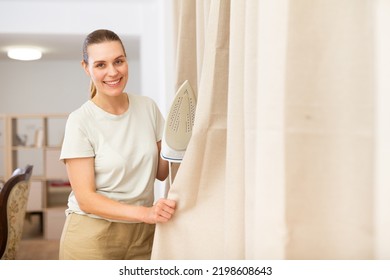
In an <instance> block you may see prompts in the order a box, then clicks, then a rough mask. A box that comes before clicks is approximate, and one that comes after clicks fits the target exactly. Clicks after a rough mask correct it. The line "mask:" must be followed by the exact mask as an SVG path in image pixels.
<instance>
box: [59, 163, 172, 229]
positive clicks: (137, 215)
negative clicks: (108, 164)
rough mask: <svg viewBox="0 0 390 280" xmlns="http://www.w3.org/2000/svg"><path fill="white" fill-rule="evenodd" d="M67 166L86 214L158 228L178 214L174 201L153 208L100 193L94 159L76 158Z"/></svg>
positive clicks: (158, 204) (167, 201)
mask: <svg viewBox="0 0 390 280" xmlns="http://www.w3.org/2000/svg"><path fill="white" fill-rule="evenodd" d="M65 163H66V169H67V172H68V177H69V181H70V184H71V186H72V190H73V192H74V194H75V196H76V199H77V202H78V204H79V207H80V209H81V210H82V211H84V212H86V213H90V214H94V215H98V216H100V217H103V218H106V219H113V220H123V221H129V222H144V223H148V224H154V223H164V222H167V221H169V220H170V219H171V217H172V215H173V214H174V212H175V207H176V202H175V201H173V200H168V199H160V200H159V201H157V203H156V204H155V205H153V206H152V207H144V206H135V205H128V204H124V203H121V202H118V201H115V200H112V199H110V198H108V197H105V196H104V195H101V194H99V193H97V192H96V185H95V171H94V158H72V159H67V160H66V161H65Z"/></svg>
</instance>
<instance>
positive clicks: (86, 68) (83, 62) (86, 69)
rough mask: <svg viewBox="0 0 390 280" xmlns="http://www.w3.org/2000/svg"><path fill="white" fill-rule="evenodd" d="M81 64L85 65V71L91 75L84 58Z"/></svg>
mask: <svg viewBox="0 0 390 280" xmlns="http://www.w3.org/2000/svg"><path fill="white" fill-rule="evenodd" d="M81 66H82V67H83V69H84V71H85V73H87V75H88V76H91V74H90V73H89V69H88V64H87V63H86V62H85V61H84V60H82V61H81Z"/></svg>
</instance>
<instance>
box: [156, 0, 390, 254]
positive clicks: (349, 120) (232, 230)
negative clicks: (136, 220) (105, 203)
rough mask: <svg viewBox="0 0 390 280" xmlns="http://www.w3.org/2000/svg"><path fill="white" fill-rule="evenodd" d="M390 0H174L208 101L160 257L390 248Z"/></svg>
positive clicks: (182, 59)
mask: <svg viewBox="0 0 390 280" xmlns="http://www.w3.org/2000/svg"><path fill="white" fill-rule="evenodd" d="M387 2H388V1H386V0H381V1H379V0H378V1H372V0H310V1H306V0H290V1H289V0H276V1H274V0H273V1H270V0H244V1H243V0H231V1H228V0H209V1H207V0H204V1H202V0H198V1H195V0H182V1H180V0H176V1H174V6H175V11H176V15H177V17H176V24H177V25H176V26H175V30H176V32H177V52H176V53H177V64H176V65H177V67H176V71H177V79H176V84H177V87H178V86H179V85H180V84H181V83H182V82H183V81H184V80H189V81H190V83H191V85H192V86H193V88H194V89H195V91H196V92H197V95H198V107H197V111H196V120H195V126H194V131H193V137H192V139H191V141H190V144H189V147H188V149H187V152H186V155H185V158H184V160H183V162H182V164H181V166H180V167H179V169H178V171H177V174H176V177H175V181H174V183H173V185H172V186H171V189H170V192H169V197H170V198H172V199H176V200H177V201H178V209H177V214H176V216H175V217H174V219H173V220H172V221H171V222H169V223H167V224H164V225H158V226H157V229H156V237H155V243H154V249H153V255H152V257H153V258H154V259H379V258H382V259H386V258H390V242H389V241H387V239H388V237H387V238H386V236H389V235H387V234H388V233H389V228H390V222H389V219H390V209H389V207H387V206H386V205H387V204H386V199H385V197H389V195H390V193H389V187H388V186H389V184H388V183H390V179H389V178H388V177H389V176H386V175H385V174H387V173H390V172H386V168H387V169H388V168H389V166H390V160H389V158H390V155H389V154H390V152H388V151H390V149H389V148H390V144H389V142H385V141H383V139H389V140H390V137H389V136H387V135H389V131H390V128H388V127H390V118H388V119H389V120H387V117H389V116H388V114H386V113H385V112H387V111H388V110H386V108H389V106H390V103H389V104H388V105H387V107H386V105H383V104H382V103H381V102H380V101H389V102H390V100H389V98H385V97H386V96H387V95H388V91H387V92H386V91H385V89H388V88H389V87H388V85H387V83H386V82H385V80H386V79H385V78H384V75H379V74H378V72H379V70H380V71H381V73H382V72H383V71H385V70H389V68H386V67H387V66H388V65H390V63H389V64H386V63H385V62H383V61H386V60H384V58H387V57H388V56H387V54H385V52H378V49H385V47H386V46H389V45H390V44H388V42H387V41H386V40H381V39H380V38H383V37H384V36H388V35H389V34H387V33H388V32H387V28H385V27H383V26H388V25H385V24H386V23H388V22H387V21H386V20H385V18H386V16H385V15H386V13H384V12H382V13H381V12H378V11H383V9H382V8H384V7H387V8H388V11H390V4H387ZM389 49H390V48H389ZM389 49H387V51H388V50H389ZM378 61H380V62H381V63H379V64H378ZM378 65H379V66H378ZM387 73H390V72H389V71H388V72H387ZM378 77H381V79H379V78H378ZM386 81H387V80H386ZM381 108H382V110H380V109H381ZM386 137H387V138H386Z"/></svg>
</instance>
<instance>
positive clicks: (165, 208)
mask: <svg viewBox="0 0 390 280" xmlns="http://www.w3.org/2000/svg"><path fill="white" fill-rule="evenodd" d="M175 209H176V201H174V200H171V199H165V198H161V199H159V200H158V201H157V202H156V203H155V204H154V205H153V206H152V207H149V208H147V211H146V215H145V217H144V222H145V223H147V224H156V223H166V222H168V221H169V220H170V219H171V218H172V216H173V214H174V213H175Z"/></svg>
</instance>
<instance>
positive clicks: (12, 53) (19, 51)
mask: <svg viewBox="0 0 390 280" xmlns="http://www.w3.org/2000/svg"><path fill="white" fill-rule="evenodd" d="M7 54H8V57H9V58H12V59H17V60H25V61H27V60H37V59H40V58H41V57H42V52H41V51H40V50H39V49H37V48H27V47H23V48H22V47H20V48H12V49H9V50H8V53H7Z"/></svg>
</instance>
